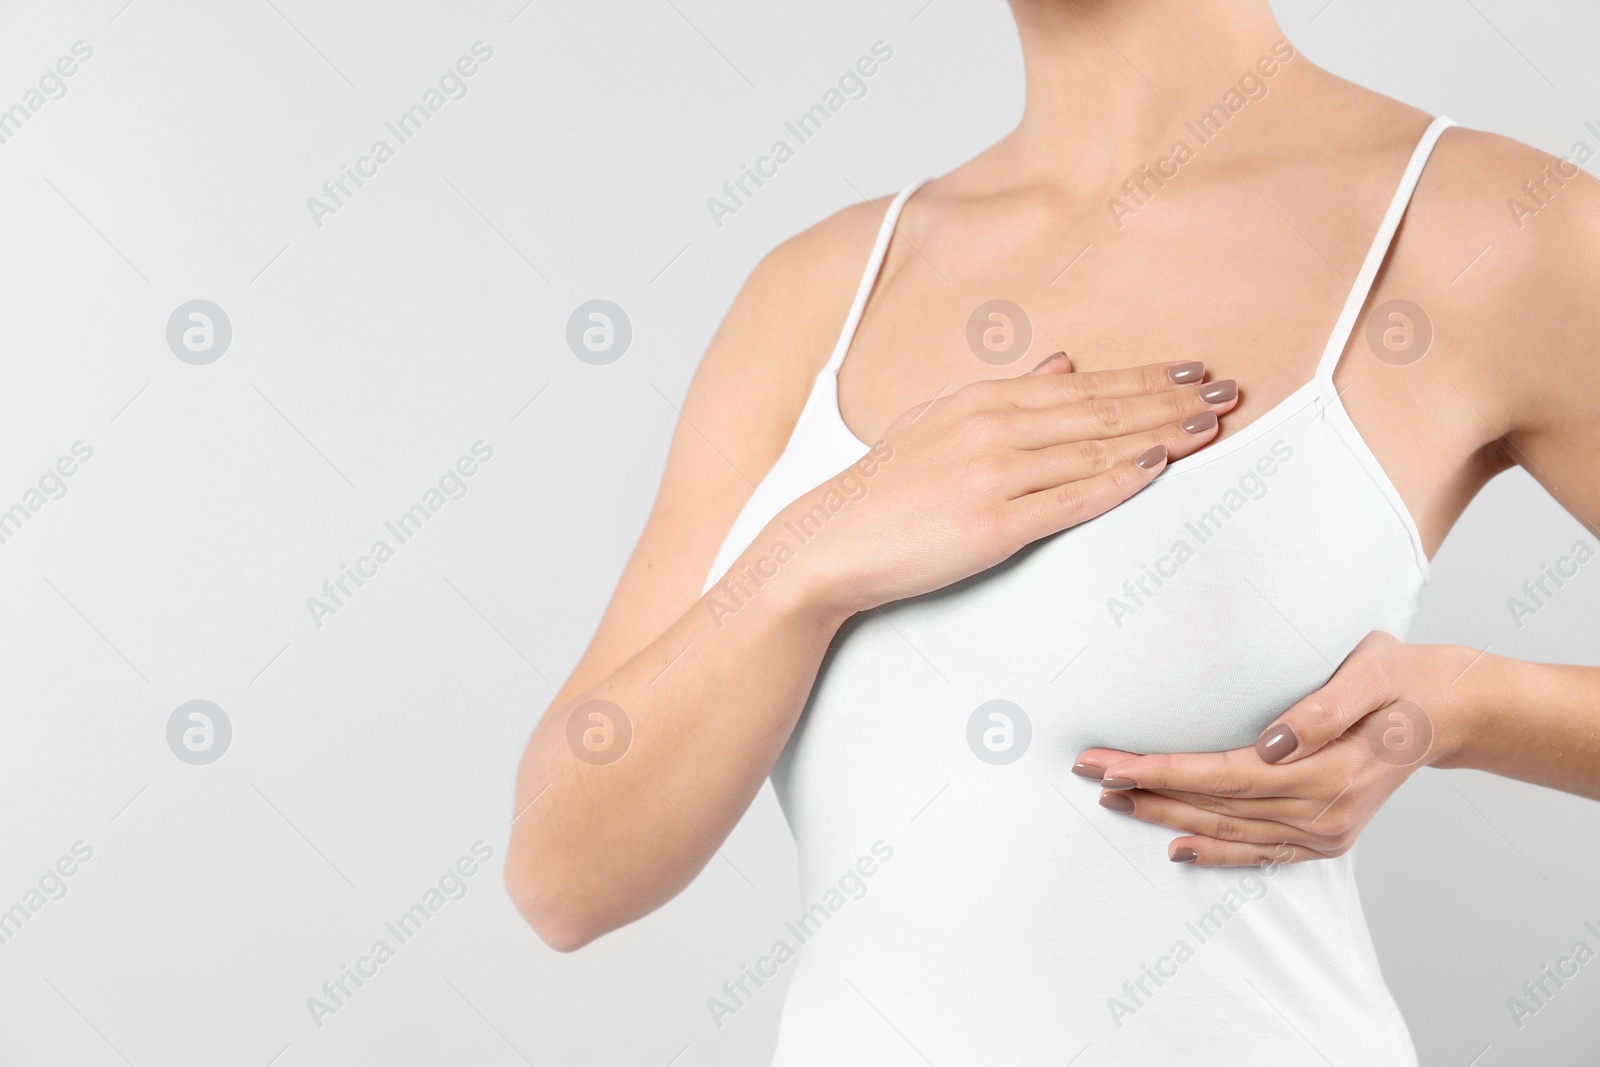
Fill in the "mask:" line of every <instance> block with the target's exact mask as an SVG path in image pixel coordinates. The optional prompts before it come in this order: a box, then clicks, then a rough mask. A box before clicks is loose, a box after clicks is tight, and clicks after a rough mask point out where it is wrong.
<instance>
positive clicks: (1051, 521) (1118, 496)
mask: <svg viewBox="0 0 1600 1067" xmlns="http://www.w3.org/2000/svg"><path fill="white" fill-rule="evenodd" d="M1166 467H1167V450H1166V449H1165V448H1163V447H1161V446H1160V445H1156V446H1155V447H1153V448H1151V449H1150V450H1149V451H1147V452H1145V453H1144V454H1142V455H1139V456H1135V457H1133V458H1132V459H1127V460H1122V461H1119V462H1118V463H1117V464H1115V465H1114V466H1112V467H1111V468H1110V469H1108V470H1104V471H1101V472H1100V473H1099V474H1095V475H1092V476H1090V477H1088V478H1083V479H1080V480H1077V481H1071V482H1067V483H1066V484H1064V485H1057V486H1052V487H1050V488H1047V489H1041V490H1039V491H1037V492H1033V493H1025V494H1024V495H1022V496H1019V497H1017V498H1016V499H1014V500H1011V501H1009V502H1008V503H1007V504H1005V505H1004V509H1005V511H1004V514H1005V515H1006V516H1007V518H1008V519H1009V520H1010V522H1011V523H1012V526H1011V528H1012V529H1013V530H1014V531H1015V532H1016V535H1017V538H1018V542H1017V547H1018V548H1021V547H1022V546H1023V545H1028V544H1032V543H1033V542H1035V541H1037V540H1039V539H1040V538H1041V537H1049V536H1050V535H1051V534H1053V533H1059V532H1061V531H1062V530H1065V529H1066V528H1067V527H1069V526H1076V525H1078V524H1079V523H1081V522H1088V521H1089V520H1090V519H1092V518H1095V517H1096V516H1098V515H1104V514H1105V513H1106V512H1108V511H1110V510H1111V509H1112V508H1114V507H1116V506H1117V505H1118V504H1120V503H1122V502H1123V501H1124V500H1127V499H1128V498H1129V497H1131V496H1133V494H1135V493H1137V492H1138V491H1139V490H1141V489H1143V488H1144V487H1145V486H1147V485H1149V484H1150V482H1151V480H1152V479H1154V478H1155V476H1156V475H1158V474H1160V473H1161V472H1162V471H1163V470H1165V469H1166Z"/></svg>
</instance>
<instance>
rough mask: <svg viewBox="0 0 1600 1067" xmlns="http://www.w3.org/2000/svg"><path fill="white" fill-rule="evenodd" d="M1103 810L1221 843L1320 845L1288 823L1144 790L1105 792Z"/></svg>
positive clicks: (1101, 797) (1108, 790)
mask: <svg viewBox="0 0 1600 1067" xmlns="http://www.w3.org/2000/svg"><path fill="white" fill-rule="evenodd" d="M1100 806H1101V807H1103V808H1106V809H1108V810H1110V811H1114V812H1117V813H1119V814H1122V815H1126V816H1128V817H1129V818H1132V819H1138V820H1139V821H1140V822H1148V823H1155V824H1156V825H1159V826H1167V827H1171V828H1172V829H1174V830H1181V831H1183V832H1184V833H1186V834H1199V835H1202V836H1204V837H1210V838H1213V839H1215V840H1218V841H1238V842H1244V843H1249V844H1258V845H1259V844H1267V845H1270V844H1272V843H1273V842H1283V841H1287V842H1290V843H1291V844H1297V845H1304V846H1306V847H1307V848H1311V847H1314V846H1315V845H1316V844H1318V843H1319V841H1318V839H1317V838H1316V837H1315V835H1313V834H1311V833H1309V832H1307V831H1305V830H1302V829H1300V828H1299V827H1298V826H1294V825H1291V824H1289V823H1283V822H1278V821H1276V820H1274V819H1249V818H1242V817H1240V816H1237V815H1224V814H1222V813H1220V812H1215V811H1206V810H1204V809H1203V808H1197V807H1195V806H1194V805H1192V804H1186V803H1184V802H1183V801H1181V800H1174V799H1172V798H1171V797H1165V796H1162V795H1161V794H1159V793H1146V792H1145V791H1144V790H1142V789H1136V790H1132V791H1129V792H1123V791H1117V790H1111V789H1107V790H1103V791H1102V792H1101V793H1100Z"/></svg>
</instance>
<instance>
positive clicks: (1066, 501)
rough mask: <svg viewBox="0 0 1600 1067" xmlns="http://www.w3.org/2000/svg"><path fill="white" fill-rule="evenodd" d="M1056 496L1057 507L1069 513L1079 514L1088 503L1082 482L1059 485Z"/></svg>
mask: <svg viewBox="0 0 1600 1067" xmlns="http://www.w3.org/2000/svg"><path fill="white" fill-rule="evenodd" d="M1055 497H1056V507H1057V508H1058V509H1059V510H1061V511H1064V512H1066V513H1067V514H1068V515H1077V514H1079V513H1080V512H1082V511H1083V509H1084V507H1085V505H1086V504H1087V503H1088V500H1087V497H1086V496H1085V495H1084V490H1083V485H1082V483H1080V482H1068V483H1067V484H1066V485H1062V486H1057V487H1056V489H1055Z"/></svg>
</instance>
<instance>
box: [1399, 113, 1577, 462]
mask: <svg viewBox="0 0 1600 1067" xmlns="http://www.w3.org/2000/svg"><path fill="white" fill-rule="evenodd" d="M1582 133H1583V134H1584V136H1583V137H1575V139H1574V142H1573V144H1572V145H1571V146H1570V147H1569V148H1568V149H1567V150H1566V152H1565V154H1564V155H1561V156H1557V155H1552V154H1550V153H1548V152H1544V151H1541V150H1539V149H1537V148H1533V147H1531V146H1529V145H1526V144H1523V143H1521V142H1519V141H1515V140H1513V139H1511V138H1509V137H1503V136H1500V135H1498V134H1493V133H1486V132H1483V131H1479V130H1472V129H1465V128H1454V129H1450V130H1447V131H1446V132H1445V134H1444V136H1443V137H1442V138H1441V139H1440V142H1439V144H1438V146H1437V148H1436V149H1435V151H1434V155H1433V157H1432V159H1431V160H1430V162H1429V164H1428V169H1427V171H1426V172H1425V175H1424V178H1423V181H1422V183H1421V185H1420V186H1419V188H1418V190H1417V194H1416V198H1415V200H1414V201H1413V203H1412V206H1411V210H1410V212H1409V213H1408V216H1407V220H1406V228H1407V229H1409V230H1412V231H1413V232H1414V233H1416V234H1418V235H1419V236H1422V237H1423V238H1424V239H1423V240H1421V241H1419V242H1417V244H1418V245H1420V246H1422V248H1423V249H1424V250H1425V251H1423V252H1421V253H1419V255H1420V256H1421V257H1422V262H1421V263H1419V264H1414V265H1413V267H1412V273H1414V274H1421V275H1422V276H1424V277H1425V278H1426V282H1425V283H1424V285H1425V289H1426V291H1429V292H1431V293H1432V294H1434V295H1435V300H1436V303H1435V306H1437V307H1438V308H1440V310H1441V319H1442V321H1441V322H1439V323H1437V324H1436V325H1437V326H1438V328H1439V329H1440V331H1441V340H1448V341H1449V342H1450V347H1451V350H1452V351H1453V352H1454V353H1456V355H1457V356H1458V357H1459V358H1458V360H1457V362H1456V371H1457V372H1459V373H1461V374H1462V375H1464V376H1466V377H1468V378H1470V379H1471V380H1472V381H1473V382H1474V384H1476V385H1478V386H1479V387H1480V389H1479V391H1478V395H1480V396H1491V395H1492V396H1496V397H1498V398H1499V399H1498V400H1497V401H1495V404H1496V407H1497V408H1498V411H1499V415H1500V416H1501V417H1503V418H1504V420H1505V421H1504V422H1503V423H1500V424H1499V425H1501V426H1503V427H1505V428H1507V429H1511V430H1516V429H1523V430H1527V431H1530V432H1537V431H1538V430H1539V429H1541V428H1542V427H1544V426H1547V425H1549V424H1551V423H1553V422H1560V421H1566V420H1571V419H1573V418H1577V417H1580V416H1583V415H1587V416H1589V417H1592V414H1593V411H1594V406H1595V399H1594V398H1595V397H1596V395H1597V391H1600V359H1597V358H1596V357H1597V356H1600V301H1596V300H1595V294H1596V293H1597V292H1600V180H1596V179H1595V178H1594V176H1593V175H1591V174H1589V173H1588V172H1587V171H1586V170H1584V169H1583V164H1585V163H1589V162H1591V161H1593V160H1595V159H1597V158H1600V130H1594V131H1590V130H1585V131H1582ZM1419 266H1420V267H1421V268H1422V271H1418V270H1417V267H1419ZM1424 272H1425V273H1424ZM1424 306H1427V305H1424ZM1445 331H1448V332H1449V334H1451V335H1452V336H1450V337H1448V338H1446V337H1445V336H1444V334H1445Z"/></svg>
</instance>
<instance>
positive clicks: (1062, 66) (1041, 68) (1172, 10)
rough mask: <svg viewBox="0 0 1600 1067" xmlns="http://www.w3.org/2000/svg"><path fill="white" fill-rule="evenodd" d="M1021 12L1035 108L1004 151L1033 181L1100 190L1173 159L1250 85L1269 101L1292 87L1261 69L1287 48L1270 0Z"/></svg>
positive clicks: (1059, 2) (1066, 2)
mask: <svg viewBox="0 0 1600 1067" xmlns="http://www.w3.org/2000/svg"><path fill="white" fill-rule="evenodd" d="M1011 8H1012V13H1013V15H1014V16H1015V18H1016V22H1017V29H1018V33H1019V35H1020V36H1021V39H1022V51H1023V59H1024V63H1025V65H1026V71H1027V82H1026V84H1027V104H1026V107H1025V108H1024V110H1023V115H1022V120H1021V122H1020V123H1019V124H1018V125H1017V128H1016V130H1015V131H1013V132H1012V133H1011V134H1010V135H1009V136H1008V137H1007V138H1006V139H1005V140H1004V141H1002V142H1001V144H1000V145H997V146H996V151H997V153H998V155H999V156H1000V157H1001V159H1002V161H1003V162H1004V165H1005V166H1006V168H1007V169H1008V170H1010V171H1011V172H1012V173H1013V174H1015V175H1016V177H1017V178H1018V179H1020V180H1021V181H1023V182H1027V183H1032V182H1040V181H1048V183H1049V184H1051V185H1055V186H1057V187H1060V188H1063V189H1064V190H1067V191H1074V190H1077V189H1087V188H1099V187H1101V186H1103V184H1104V182H1105V180H1106V177H1107V176H1108V175H1110V174H1121V173H1123V172H1125V171H1129V170H1132V169H1136V168H1137V167H1138V166H1139V165H1140V164H1142V163H1146V162H1148V161H1149V160H1151V159H1153V158H1158V157H1160V156H1163V155H1166V154H1167V153H1168V152H1169V151H1170V150H1171V149H1172V147H1173V143H1174V141H1175V139H1177V138H1179V137H1182V136H1184V130H1185V128H1186V127H1185V124H1186V123H1190V122H1193V121H1195V120H1198V119H1200V118H1201V117H1202V116H1203V115H1205V114H1206V113H1207V112H1209V111H1210V110H1211V109H1212V108H1214V107H1215V106H1217V104H1218V103H1219V102H1220V101H1221V100H1222V99H1223V97H1224V96H1225V95H1226V94H1227V93H1228V92H1229V90H1236V89H1238V87H1239V84H1240V82H1241V80H1242V79H1246V78H1249V77H1251V76H1254V77H1255V78H1256V79H1257V80H1258V81H1260V82H1262V83H1263V88H1264V90H1265V95H1270V93H1271V92H1274V91H1276V90H1277V89H1278V87H1279V86H1280V85H1281V84H1282V83H1283V82H1284V81H1285V79H1283V78H1281V77H1279V76H1277V74H1275V75H1274V76H1273V77H1272V78H1271V79H1268V78H1263V77H1262V76H1261V74H1260V73H1259V70H1260V68H1259V67H1258V66H1257V64H1258V62H1259V61H1261V60H1262V59H1263V57H1265V58H1266V59H1268V60H1272V59H1273V55H1272V51H1273V45H1274V44H1275V43H1277V42H1278V41H1280V40H1281V39H1282V38H1283V32H1282V30H1281V29H1280V28H1279V27H1278V23H1277V20H1276V19H1275V18H1274V17H1273V14H1272V9H1271V7H1270V6H1269V5H1268V3H1267V0H1011ZM1297 62H1298V65H1299V66H1301V67H1305V68H1309V67H1310V64H1309V63H1306V62H1304V61H1297ZM1278 66H1279V67H1280V68H1281V67H1282V66H1283V65H1282V64H1281V63H1279V64H1278ZM1280 73H1287V71H1281V70H1280ZM1190 139H1191V140H1192V138H1190Z"/></svg>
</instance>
